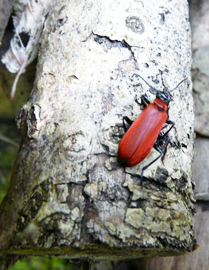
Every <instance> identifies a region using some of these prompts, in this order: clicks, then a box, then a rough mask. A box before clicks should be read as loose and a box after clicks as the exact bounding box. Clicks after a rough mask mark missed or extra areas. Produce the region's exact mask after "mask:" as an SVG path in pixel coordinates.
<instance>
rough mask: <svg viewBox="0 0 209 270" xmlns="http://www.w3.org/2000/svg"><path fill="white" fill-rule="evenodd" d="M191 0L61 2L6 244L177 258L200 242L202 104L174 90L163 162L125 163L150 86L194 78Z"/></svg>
mask: <svg viewBox="0 0 209 270" xmlns="http://www.w3.org/2000/svg"><path fill="white" fill-rule="evenodd" d="M190 68H191V51H190V29H189V22H188V6H187V1H181V2H179V1H177V0H176V1H171V2H168V1H163V2H162V1H161V2H160V3H158V2H157V1H155V0H153V1H144V2H143V1H134V2H133V1H127V0H124V1H116V0H115V1H112V0H107V1H87V0H86V1H76V0H74V1H70V2H69V1H67V0H65V1H58V2H57V4H56V5H55V9H54V10H53V12H51V13H50V14H49V17H48V19H47V24H46V27H45V31H44V34H43V37H42V44H41V51H40V58H39V64H38V68H37V79H36V83H35V86H34V89H33V91H32V95H31V98H30V100H29V102H28V103H27V104H26V105H25V106H24V107H23V108H22V110H21V111H20V113H19V115H18V117H17V121H18V125H19V127H20V128H21V130H22V133H23V140H22V144H21V148H20V151H19V155H18V158H17V161H16V164H15V166H14V170H13V176H12V180H11V186H10V189H9V191H8V194H7V196H6V197H5V200H4V201H3V204H2V205H1V209H0V247H1V249H4V253H8V250H7V249H8V248H10V247H13V250H9V253H16V254H47V255H54V256H62V257H71V258H76V257H79V258H81V257H84V258H85V257H88V258H97V259H104V258H108V259H119V258H137V257H143V256H162V255H175V254H181V253H184V252H187V251H191V250H193V248H194V245H195V241H194V235H193V229H192V226H193V221H192V219H193V213H194V211H193V210H194V209H193V191H192V183H191V161H192V156H193V124H194V118H193V105H192V96H191V87H190V84H189V83H184V84H181V85H180V86H179V87H178V89H176V90H175V91H174V92H173V93H172V94H173V101H172V102H171V103H170V109H169V117H170V120H173V121H175V123H176V125H175V126H176V128H175V129H173V130H172V132H171V133H170V139H171V142H172V143H171V145H169V146H168V149H167V153H166V155H165V158H164V163H162V162H161V160H159V161H158V162H156V163H155V164H154V165H153V166H151V167H150V168H149V169H147V170H146V171H145V173H144V178H143V179H141V178H140V175H141V168H142V167H143V166H144V165H145V164H147V163H149V162H150V161H151V160H153V158H154V157H156V155H157V153H156V152H155V150H152V151H151V153H150V155H149V156H148V157H147V158H146V160H145V161H143V162H142V163H141V164H139V165H137V166H135V167H133V168H124V167H122V166H121V165H120V164H118V162H117V147H118V142H119V139H118V138H116V137H115V136H114V134H118V133H121V132H122V130H121V128H120V127H119V125H120V124H121V122H122V116H123V115H127V116H129V117H131V118H133V119H134V118H135V117H137V115H138V114H139V113H140V108H139V106H138V105H137V104H136V103H135V102H134V100H135V99H136V98H137V99H139V98H140V96H141V95H142V94H145V93H147V95H148V97H149V99H150V100H153V99H154V98H155V97H154V96H153V95H152V94H151V93H150V91H149V87H148V86H147V85H146V84H145V83H144V82H143V81H142V80H141V79H140V77H139V76H138V75H139V74H140V75H141V76H142V77H144V78H145V79H146V80H147V81H148V82H149V83H150V84H151V85H153V86H154V87H156V88H158V89H162V87H163V86H162V81H161V76H160V71H159V70H162V71H163V78H164V81H165V84H166V86H168V88H169V89H173V88H174V87H175V86H176V85H177V84H178V83H179V82H180V81H181V80H182V79H183V78H185V77H186V78H187V79H188V82H190V81H191V77H190Z"/></svg>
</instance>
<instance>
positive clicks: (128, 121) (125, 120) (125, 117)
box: [123, 116, 134, 132]
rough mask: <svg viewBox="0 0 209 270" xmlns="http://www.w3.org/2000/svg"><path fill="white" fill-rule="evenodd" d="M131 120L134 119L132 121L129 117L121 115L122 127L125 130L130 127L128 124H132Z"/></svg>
mask: <svg viewBox="0 0 209 270" xmlns="http://www.w3.org/2000/svg"><path fill="white" fill-rule="evenodd" d="M125 122H126V123H125ZM133 122H134V121H132V120H131V119H130V118H128V116H123V128H124V130H125V132H126V131H127V130H128V129H129V128H130V126H131V125H132V124H133ZM127 124H128V125H127Z"/></svg>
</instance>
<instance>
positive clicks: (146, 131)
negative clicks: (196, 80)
mask: <svg viewBox="0 0 209 270" xmlns="http://www.w3.org/2000/svg"><path fill="white" fill-rule="evenodd" d="M161 75H162V73H161ZM137 76H139V77H140V78H141V79H142V80H143V81H144V82H145V83H146V84H147V85H148V86H149V87H150V92H151V93H152V94H155V95H156V98H155V100H154V102H153V103H150V102H149V100H148V98H147V96H146V95H143V96H142V97H141V104H142V105H143V106H144V107H145V108H144V110H143V111H142V113H141V114H140V115H139V116H138V118H137V119H136V120H135V121H134V122H133V121H131V120H130V119H129V118H128V117H123V125H124V128H125V129H126V126H125V121H126V122H127V123H128V124H129V125H130V127H129V129H128V130H127V131H126V133H125V134H124V136H123V138H122V139H121V141H120V144H119V147H118V160H119V162H121V163H122V164H123V165H124V166H127V167H132V166H135V165H137V164H138V163H140V162H141V161H142V160H143V159H145V158H146V156H147V155H148V154H149V152H150V151H151V149H152V147H154V148H155V149H156V150H157V151H158V152H159V156H157V157H156V158H155V159H154V160H153V161H151V162H150V163H149V164H148V165H146V166H144V167H143V168H142V175H143V171H144V170H145V169H147V168H148V167H149V166H150V165H152V164H153V163H154V162H155V161H156V160H157V159H159V158H160V157H163V156H164V154H165V151H166V146H167V144H166V142H165V141H168V140H167V135H168V133H169V132H170V130H171V129H172V128H173V126H174V122H172V121H170V120H169V119H168V108H169V107H168V106H169V102H170V101H171V100H172V96H171V94H170V92H171V91H174V90H175V89H176V88H178V87H179V85H180V84H181V83H182V82H184V81H185V80H186V79H183V80H182V81H181V82H180V83H178V85H177V86H176V87H175V88H174V89H173V90H171V91H170V92H168V89H167V88H166V87H165V85H164V82H163V79H162V83H163V86H164V89H163V91H160V90H157V89H155V88H154V87H152V86H151V85H150V84H149V83H148V82H146V81H145V80H144V79H143V78H142V77H141V76H140V75H137ZM137 103H138V102H137ZM165 124H168V125H171V126H170V128H169V129H168V130H167V131H166V132H165V133H164V134H163V132H162V129H163V128H164V127H165ZM142 175H141V176H142Z"/></svg>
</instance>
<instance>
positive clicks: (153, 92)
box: [137, 74, 160, 94]
mask: <svg viewBox="0 0 209 270" xmlns="http://www.w3.org/2000/svg"><path fill="white" fill-rule="evenodd" d="M137 76H139V78H141V79H142V80H143V81H144V82H145V83H146V84H147V85H148V86H149V87H150V90H151V91H150V92H151V93H152V94H156V93H158V92H160V91H159V90H157V89H156V88H154V87H153V86H152V85H150V84H149V83H148V82H147V81H146V80H145V79H144V78H142V76H140V75H139V74H137Z"/></svg>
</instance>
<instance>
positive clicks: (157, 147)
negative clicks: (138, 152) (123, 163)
mask: <svg viewBox="0 0 209 270" xmlns="http://www.w3.org/2000/svg"><path fill="white" fill-rule="evenodd" d="M154 148H155V149H156V150H157V151H158V152H159V153H160V154H159V156H157V157H156V158H155V159H154V160H152V161H151V162H150V163H149V164H147V165H145V166H144V167H143V168H142V172H141V179H142V178H143V174H144V171H145V170H146V169H147V168H148V167H149V166H151V165H152V164H153V163H155V161H157V160H158V159H159V158H160V157H162V156H164V150H163V149H162V148H161V147H160V146H156V145H154Z"/></svg>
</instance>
